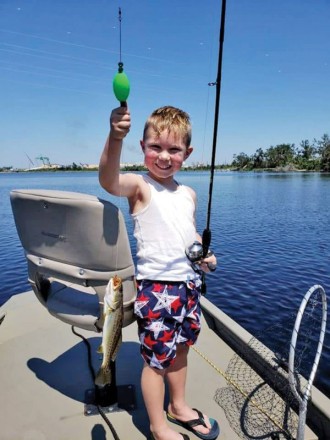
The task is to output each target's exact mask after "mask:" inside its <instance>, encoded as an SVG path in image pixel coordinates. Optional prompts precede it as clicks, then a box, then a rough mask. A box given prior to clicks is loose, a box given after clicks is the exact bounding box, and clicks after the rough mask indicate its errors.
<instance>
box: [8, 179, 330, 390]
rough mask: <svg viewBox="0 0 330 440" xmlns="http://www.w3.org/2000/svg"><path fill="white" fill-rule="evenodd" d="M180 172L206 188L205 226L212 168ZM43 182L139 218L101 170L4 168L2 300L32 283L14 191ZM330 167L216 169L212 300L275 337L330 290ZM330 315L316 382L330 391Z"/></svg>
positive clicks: (201, 212) (201, 192)
mask: <svg viewBox="0 0 330 440" xmlns="http://www.w3.org/2000/svg"><path fill="white" fill-rule="evenodd" d="M178 179H179V180H180V181H181V182H182V183H184V184H187V185H190V186H192V187H193V188H194V189H195V190H196V192H197V195H198V212H197V227H198V230H199V231H200V232H202V231H203V229H204V227H205V224H206V211H207V202H208V190H209V174H208V173H196V172H181V173H180V174H179V176H178ZM14 188H26V189H28V188H35V189H36V188H43V189H60V190H66V191H78V192H85V193H89V194H94V195H96V196H98V197H101V198H105V199H107V200H110V201H112V202H114V203H116V204H117V205H118V206H119V207H120V209H121V210H122V211H123V213H124V216H125V218H126V220H127V229H128V232H129V236H130V240H131V243H132V252H133V254H134V251H135V244H134V242H133V241H132V224H131V220H130V218H129V216H128V205H127V202H126V200H125V199H117V198H114V197H112V196H110V195H109V194H107V193H106V192H105V191H104V190H102V189H101V188H100V186H99V183H98V178H97V173H96V172H66V173H61V172H56V173H27V174H23V173H20V174H0V233H1V242H0V270H1V274H2V282H1V283H0V304H1V303H3V302H5V301H6V300H7V299H8V298H9V297H10V296H11V295H13V294H18V293H21V292H23V291H26V290H28V289H29V285H28V283H27V281H26V279H27V268H26V262H25V259H24V254H23V250H22V248H21V245H20V242H19V239H18V237H17V234H16V229H15V225H14V220H13V216H12V212H11V207H10V200H9V192H10V190H11V189H14ZM329 207H330V174H318V173H311V174H304V173H299V174H297V173H292V174H291V173H284V174H272V173H269V174H268V173H216V174H215V176H214V189H213V203H212V217H211V230H212V248H213V250H214V251H215V252H216V254H217V257H218V262H219V268H218V269H217V271H216V272H215V273H213V274H212V275H209V276H208V277H207V287H208V293H207V297H208V299H209V300H210V301H212V302H213V303H214V304H216V305H217V306H218V307H220V308H221V309H222V310H223V311H224V312H225V313H227V314H228V315H229V316H231V317H232V318H233V319H235V320H236V321H237V322H238V323H239V324H241V325H242V326H243V327H244V328H246V329H247V330H248V331H249V332H250V333H252V334H253V335H255V336H258V337H260V338H261V339H262V340H263V342H265V343H266V344H267V343H271V341H272V339H273V338H276V334H275V335H274V334H273V333H272V332H271V331H268V330H269V329H271V328H272V327H273V326H274V325H278V323H279V322H283V325H286V324H287V322H288V321H289V318H291V316H292V315H293V314H295V313H296V312H297V310H298V307H299V304H300V302H301V300H302V297H303V295H304V294H305V293H306V292H307V290H308V289H309V288H310V287H311V286H312V285H313V284H321V285H322V286H323V287H324V288H325V290H326V292H327V294H328V297H329V298H330V271H329V261H330V244H329V243H330V209H329ZM329 363H330V320H329V324H328V330H327V334H326V338H325V344H324V347H323V354H322V357H321V362H320V366H319V369H318V374H317V378H316V380H315V382H314V383H315V384H316V385H317V386H318V387H319V388H320V389H321V390H322V391H323V392H324V393H325V394H326V395H327V396H329V397H330V368H329Z"/></svg>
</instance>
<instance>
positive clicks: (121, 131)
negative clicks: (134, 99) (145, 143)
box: [110, 107, 131, 141]
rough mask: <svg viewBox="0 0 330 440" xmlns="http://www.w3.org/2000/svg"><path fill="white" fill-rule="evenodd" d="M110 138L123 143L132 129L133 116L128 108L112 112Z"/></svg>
mask: <svg viewBox="0 0 330 440" xmlns="http://www.w3.org/2000/svg"><path fill="white" fill-rule="evenodd" d="M110 128H111V129H110V138H111V139H114V140H119V141H121V140H122V139H124V137H125V136H126V135H127V133H128V132H129V130H130V128H131V114H130V112H129V110H128V108H127V107H118V108H115V109H114V110H112V112H111V116H110Z"/></svg>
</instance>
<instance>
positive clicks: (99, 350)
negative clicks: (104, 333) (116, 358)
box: [97, 344, 103, 354]
mask: <svg viewBox="0 0 330 440" xmlns="http://www.w3.org/2000/svg"><path fill="white" fill-rule="evenodd" d="M97 352H98V353H101V354H102V353H103V346H102V344H101V345H100V346H99V348H98V349H97Z"/></svg>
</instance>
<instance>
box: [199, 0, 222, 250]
mask: <svg viewBox="0 0 330 440" xmlns="http://www.w3.org/2000/svg"><path fill="white" fill-rule="evenodd" d="M225 21H226V0H222V7H221V19H220V36H219V42H220V44H219V57H218V72H217V79H216V81H215V82H211V83H209V84H208V85H209V86H216V99H215V113H214V129H213V146H212V159H211V174H210V185H209V200H208V208H207V220H206V228H205V229H204V231H203V236H202V245H203V257H206V255H207V254H208V252H209V247H210V243H211V229H210V222H211V207H212V193H213V180H214V168H215V155H216V149H217V135H218V122H219V110H220V93H221V79H222V56H223V43H224V39H225Z"/></svg>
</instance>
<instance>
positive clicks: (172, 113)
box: [143, 105, 191, 147]
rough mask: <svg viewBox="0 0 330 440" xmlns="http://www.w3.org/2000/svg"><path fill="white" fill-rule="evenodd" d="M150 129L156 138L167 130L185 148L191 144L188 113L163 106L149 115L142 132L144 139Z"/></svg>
mask: <svg viewBox="0 0 330 440" xmlns="http://www.w3.org/2000/svg"><path fill="white" fill-rule="evenodd" d="M149 128H151V129H152V130H154V132H155V133H156V135H157V136H160V134H161V133H162V132H163V131H164V130H167V131H168V132H169V133H171V132H172V133H175V134H176V135H179V136H180V137H181V138H182V140H183V142H184V143H185V144H186V146H187V147H189V146H190V142H191V123H190V117H189V115H188V113H186V112H184V111H183V110H180V109H179V108H176V107H171V106H169V105H168V106H164V107H160V108H158V109H156V110H155V111H153V112H152V113H151V115H150V116H149V118H148V119H147V122H146V123H145V126H144V130H143V139H145V136H146V133H147V130H148V129H149Z"/></svg>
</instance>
